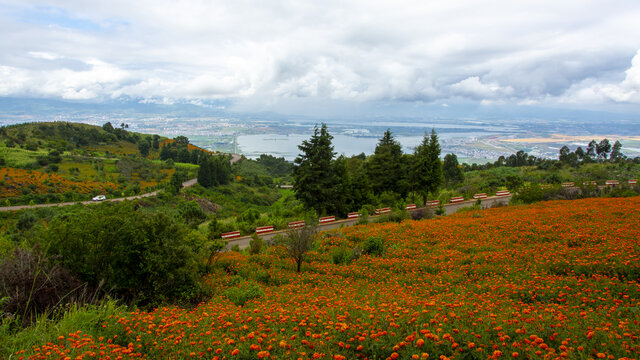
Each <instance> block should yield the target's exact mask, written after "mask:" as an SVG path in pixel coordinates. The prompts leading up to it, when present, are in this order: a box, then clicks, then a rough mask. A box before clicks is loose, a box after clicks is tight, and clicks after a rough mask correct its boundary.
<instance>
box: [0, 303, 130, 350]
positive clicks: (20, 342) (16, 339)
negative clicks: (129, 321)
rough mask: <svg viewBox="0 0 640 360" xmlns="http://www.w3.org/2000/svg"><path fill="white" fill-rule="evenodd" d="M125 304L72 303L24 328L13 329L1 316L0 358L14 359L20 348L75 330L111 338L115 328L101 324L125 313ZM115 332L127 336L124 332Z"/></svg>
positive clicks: (65, 334)
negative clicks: (104, 326)
mask: <svg viewBox="0 0 640 360" xmlns="http://www.w3.org/2000/svg"><path fill="white" fill-rule="evenodd" d="M126 311H127V308H126V307H125V306H122V305H119V304H118V303H117V302H116V301H115V300H104V301H102V302H100V303H99V304H97V305H85V306H78V305H71V306H69V307H68V308H66V309H63V310H59V311H58V313H53V314H51V313H49V314H44V315H41V316H39V317H38V319H37V321H36V322H35V323H34V324H33V325H32V326H29V327H27V328H24V329H20V330H16V328H15V327H16V324H15V323H12V322H11V321H9V320H8V319H4V321H3V322H2V324H1V325H0V344H1V345H0V358H2V359H17V358H18V357H19V355H16V352H17V351H20V350H31V348H32V347H34V346H41V345H42V344H46V343H48V342H51V343H57V342H59V340H58V336H65V337H66V336H67V334H69V333H75V332H77V331H78V330H80V331H82V332H83V333H86V334H91V335H93V336H94V337H99V336H104V337H105V338H106V337H113V335H116V333H115V332H114V331H118V330H115V328H107V329H104V328H103V327H102V324H103V323H104V322H105V321H107V320H108V319H109V317H110V316H113V315H117V314H120V313H122V312H126ZM121 332H122V334H117V335H118V336H119V337H123V336H125V337H126V334H125V333H124V331H121Z"/></svg>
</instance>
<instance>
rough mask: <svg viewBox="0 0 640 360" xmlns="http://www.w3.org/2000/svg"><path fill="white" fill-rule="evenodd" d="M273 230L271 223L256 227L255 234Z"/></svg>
mask: <svg viewBox="0 0 640 360" xmlns="http://www.w3.org/2000/svg"><path fill="white" fill-rule="evenodd" d="M272 231H274V228H273V225H271V226H261V227H257V228H256V234H258V235H260V234H266V233H270V232H272Z"/></svg>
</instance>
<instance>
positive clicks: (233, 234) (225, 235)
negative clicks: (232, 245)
mask: <svg viewBox="0 0 640 360" xmlns="http://www.w3.org/2000/svg"><path fill="white" fill-rule="evenodd" d="M221 237H222V238H223V239H233V238H237V237H240V230H236V231H231V232H226V233H222V235H221Z"/></svg>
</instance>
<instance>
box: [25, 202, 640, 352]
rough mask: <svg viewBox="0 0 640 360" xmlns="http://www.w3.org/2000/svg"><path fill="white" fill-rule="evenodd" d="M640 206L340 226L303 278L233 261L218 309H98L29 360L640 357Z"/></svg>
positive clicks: (263, 264)
mask: <svg viewBox="0 0 640 360" xmlns="http://www.w3.org/2000/svg"><path fill="white" fill-rule="evenodd" d="M638 208H640V197H633V198H601V199H586V200H576V201H553V202H543V203H538V204H535V205H529V206H514V207H503V208H495V209H488V210H485V211H474V212H469V213H465V214H457V215H453V216H449V217H443V218H437V219H433V220H424V221H411V220H407V221H403V222H402V223H399V224H398V223H385V224H372V225H367V226H356V227H353V228H344V229H341V230H338V231H334V232H330V233H324V234H322V235H321V236H320V237H319V239H318V243H317V246H316V251H313V252H312V253H311V255H310V262H309V263H305V264H304V265H303V271H302V272H301V273H296V272H295V271H294V264H293V263H292V262H291V260H290V258H289V257H288V256H287V254H286V252H285V250H284V249H283V248H281V247H277V246H276V247H271V248H269V249H268V251H267V252H266V253H263V254H258V255H245V254H239V253H226V254H224V255H223V256H222V257H221V258H220V259H219V260H218V261H217V262H216V265H215V271H214V272H213V273H212V274H211V275H208V277H207V278H206V281H207V283H208V284H209V285H210V287H211V288H212V289H213V291H214V293H215V295H214V296H213V297H212V298H211V299H210V300H209V301H207V302H205V303H201V304H200V305H198V306H197V307H195V308H193V309H183V308H179V307H174V306H172V307H163V308H158V309H156V310H153V311H150V312H144V311H139V310H137V311H133V312H121V313H119V314H114V313H109V311H113V310H109V309H106V308H104V309H102V310H96V311H94V312H93V313H91V314H92V315H90V316H93V317H89V318H91V319H94V320H92V321H86V320H84V322H82V321H76V322H75V323H77V324H83V323H86V324H87V325H86V326H84V325H83V326H79V327H77V328H69V327H63V328H62V329H63V330H62V332H60V331H55V330H52V329H50V330H48V332H46V334H48V335H47V336H48V337H46V336H45V337H43V338H42V341H41V343H40V344H36V346H35V347H34V348H33V349H24V352H20V354H18V355H19V356H24V357H26V356H31V357H33V358H38V359H57V358H61V357H69V358H75V357H77V356H82V357H83V358H107V356H109V357H110V358H124V359H128V358H137V357H141V356H146V357H147V358H152V359H160V358H163V359H166V358H207V359H222V358H227V359H230V358H238V359H255V358H268V357H271V358H278V359H296V358H309V359H310V358H314V359H315V358H325V359H329V358H333V359H356V358H362V359H367V358H368V359H387V358H391V359H396V358H399V359H427V358H429V359H438V358H440V359H487V358H493V359H496V358H518V357H521V358H530V359H538V358H540V359H542V358H559V357H562V358H565V357H566V358H570V359H588V358H603V359H605V358H608V359H621V358H637V354H638V352H640V340H639V336H640V331H639V330H638V329H639V327H638V322H639V321H640V313H639V312H638V311H637V310H638V308H639V307H640V283H639V281H640V247H639V245H638V239H639V238H640V230H639V229H640V226H639V225H640V214H639V213H638V211H637V210H638ZM376 254H379V255H376ZM81 315H82V314H80V315H76V316H81ZM85 316H89V315H85ZM66 319H67V322H66V323H67V324H69V323H70V319H69V318H66ZM76 320H78V319H76ZM93 323H95V324H100V325H99V326H97V325H91V324H93Z"/></svg>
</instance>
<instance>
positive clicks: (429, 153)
mask: <svg viewBox="0 0 640 360" xmlns="http://www.w3.org/2000/svg"><path fill="white" fill-rule="evenodd" d="M413 164H414V166H413V179H414V181H413V183H414V186H415V189H416V191H417V192H418V193H419V194H420V195H421V196H422V200H423V204H426V202H427V195H428V194H429V193H432V194H435V193H436V191H437V190H438V188H439V187H440V186H441V185H442V182H443V173H442V162H441V161H440V143H439V142H438V135H437V134H436V131H435V129H431V135H430V136H428V135H427V133H425V134H424V137H423V138H422V143H421V144H420V145H418V147H416V150H415V154H414V162H413Z"/></svg>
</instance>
